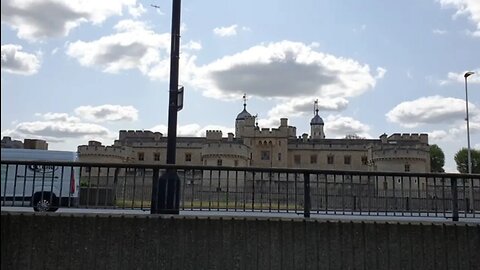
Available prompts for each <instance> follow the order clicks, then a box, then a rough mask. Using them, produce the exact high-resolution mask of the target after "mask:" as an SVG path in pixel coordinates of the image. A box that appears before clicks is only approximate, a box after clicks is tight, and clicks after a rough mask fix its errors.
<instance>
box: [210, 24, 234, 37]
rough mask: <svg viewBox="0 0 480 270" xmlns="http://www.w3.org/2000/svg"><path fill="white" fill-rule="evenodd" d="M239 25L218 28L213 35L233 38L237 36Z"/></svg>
mask: <svg viewBox="0 0 480 270" xmlns="http://www.w3.org/2000/svg"><path fill="white" fill-rule="evenodd" d="M237 27H238V25H236V24H233V25H230V26H223V27H216V28H214V29H213V33H214V34H215V35H217V36H220V37H231V36H235V35H237Z"/></svg>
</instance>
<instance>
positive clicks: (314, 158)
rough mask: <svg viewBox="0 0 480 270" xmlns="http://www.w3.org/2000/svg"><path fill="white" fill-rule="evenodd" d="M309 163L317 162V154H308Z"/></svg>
mask: <svg viewBox="0 0 480 270" xmlns="http://www.w3.org/2000/svg"><path fill="white" fill-rule="evenodd" d="M310 164H317V155H311V156H310Z"/></svg>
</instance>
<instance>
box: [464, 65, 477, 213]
mask: <svg viewBox="0 0 480 270" xmlns="http://www.w3.org/2000/svg"><path fill="white" fill-rule="evenodd" d="M474 73H475V72H473V71H468V72H466V73H465V75H463V77H464V78H465V106H466V109H467V117H466V118H465V120H467V167H468V173H469V174H472V154H471V153H470V118H469V116H468V87H467V78H468V76H470V75H473V74H474ZM473 207H474V198H473V179H470V210H471V211H474V209H473Z"/></svg>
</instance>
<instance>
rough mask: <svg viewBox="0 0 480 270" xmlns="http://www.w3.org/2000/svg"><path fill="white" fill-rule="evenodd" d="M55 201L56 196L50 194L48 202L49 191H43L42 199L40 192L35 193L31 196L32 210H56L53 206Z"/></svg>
mask: <svg viewBox="0 0 480 270" xmlns="http://www.w3.org/2000/svg"><path fill="white" fill-rule="evenodd" d="M55 201H56V197H55V195H52V202H51V203H50V193H44V194H43V199H42V194H41V193H37V194H35V196H33V202H32V205H33V210H34V211H35V212H46V211H49V212H55V211H57V209H58V208H57V207H55Z"/></svg>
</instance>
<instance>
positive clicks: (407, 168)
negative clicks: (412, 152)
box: [405, 164, 410, 172]
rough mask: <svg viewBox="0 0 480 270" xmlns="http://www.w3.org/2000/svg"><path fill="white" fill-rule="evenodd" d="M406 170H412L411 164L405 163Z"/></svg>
mask: <svg viewBox="0 0 480 270" xmlns="http://www.w3.org/2000/svg"><path fill="white" fill-rule="evenodd" d="M405 171H406V172H409V171H410V164H405Z"/></svg>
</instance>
